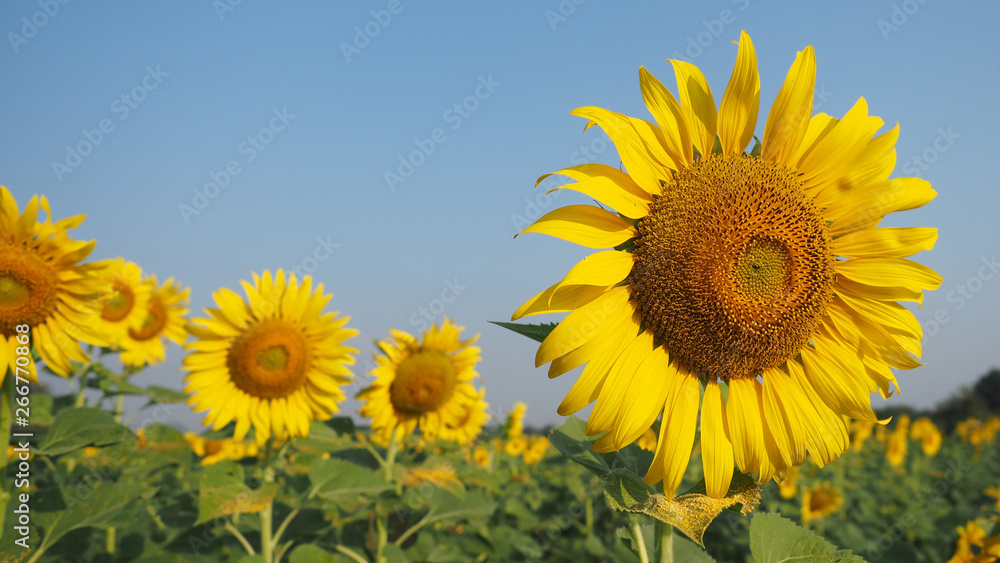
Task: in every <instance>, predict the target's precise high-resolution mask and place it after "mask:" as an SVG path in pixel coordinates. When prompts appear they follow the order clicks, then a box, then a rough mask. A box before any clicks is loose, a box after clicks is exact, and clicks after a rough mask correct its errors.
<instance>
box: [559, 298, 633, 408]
mask: <svg viewBox="0 0 1000 563" xmlns="http://www.w3.org/2000/svg"><path fill="white" fill-rule="evenodd" d="M609 318H614V316H613V315H612V316H610V317H609ZM641 320H642V319H640V316H639V312H638V311H632V312H631V314H630V315H629V318H628V320H627V321H625V322H624V323H622V324H620V325H619V328H618V329H617V330H616V331H614V332H611V333H609V334H608V335H607V336H606V337H604V338H607V340H606V341H605V342H602V343H601V346H602V347H601V348H600V349H599V350H598V352H599V353H596V354H595V355H594V356H593V359H591V360H590V363H588V364H587V367H585V368H583V373H581V374H580V378H579V379H578V380H577V381H576V383H575V384H573V388H572V389H570V391H569V393H568V394H567V395H566V398H565V399H563V401H562V403H561V404H560V405H559V408H558V409H557V412H558V413H559V414H560V415H562V416H567V415H570V414H573V413H575V412H577V411H579V410H580V409H582V408H583V407H585V406H587V405H589V404H590V403H592V402H594V401H595V400H596V399H597V397H598V394H599V393H600V390H601V388H602V387H603V386H604V381H605V379H607V375H608V372H609V371H610V370H611V366H612V365H614V362H615V361H616V360H617V359H618V356H620V355H621V354H622V352H623V351H624V350H625V347H626V346H628V345H629V343H631V342H632V341H633V340H634V339H635V337H636V335H638V334H639V323H640V322H641ZM609 322H610V321H609ZM592 342H594V343H597V342H598V340H597V339H596V338H595V339H594V340H593V341H592ZM581 348H582V347H581ZM574 352H576V350H574Z"/></svg>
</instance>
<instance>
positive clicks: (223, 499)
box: [195, 461, 278, 524]
mask: <svg viewBox="0 0 1000 563" xmlns="http://www.w3.org/2000/svg"><path fill="white" fill-rule="evenodd" d="M277 494H278V484H277V483H265V484H264V485H263V486H261V487H260V488H258V489H251V488H250V487H248V486H247V485H246V482H245V478H244V475H243V466H242V465H240V464H238V463H236V462H233V461H224V462H220V463H216V464H213V465H209V466H208V467H206V468H205V471H204V472H202V474H201V481H200V483H199V492H198V521H197V522H195V524H201V523H202V522H207V521H209V520H212V519H215V518H218V517H220V516H228V515H230V514H252V513H255V512H260V511H261V510H263V509H264V508H266V507H267V505H268V504H270V503H271V502H272V501H273V500H274V497H275V495H277Z"/></svg>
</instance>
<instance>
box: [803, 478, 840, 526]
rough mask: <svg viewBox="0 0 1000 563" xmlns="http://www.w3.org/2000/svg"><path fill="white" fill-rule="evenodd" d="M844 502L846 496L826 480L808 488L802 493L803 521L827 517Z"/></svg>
mask: <svg viewBox="0 0 1000 563" xmlns="http://www.w3.org/2000/svg"><path fill="white" fill-rule="evenodd" d="M843 503H844V498H843V497H842V496H840V491H839V490H838V489H836V488H834V487H831V486H830V483H827V482H824V483H823V484H822V485H817V486H815V487H812V488H811V489H807V490H806V492H805V493H803V495H802V521H803V522H810V521H812V520H818V519H820V518H825V517H827V516H830V515H831V514H834V513H835V512H837V510H838V509H839V508H840V505H841V504H843Z"/></svg>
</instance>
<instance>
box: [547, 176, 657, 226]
mask: <svg viewBox="0 0 1000 563" xmlns="http://www.w3.org/2000/svg"><path fill="white" fill-rule="evenodd" d="M553 174H559V175H560V176H567V177H569V178H572V179H574V180H576V182H571V183H569V184H565V185H562V186H559V187H556V188H552V189H551V190H549V191H548V192H546V193H552V192H554V191H556V190H574V191H577V192H580V193H582V194H584V195H588V196H590V197H592V198H594V199H596V200H597V201H600V202H602V203H604V204H606V205H608V206H610V207H612V208H613V209H615V210H616V211H618V212H619V213H621V214H622V215H624V216H626V217H629V218H631V219H639V218H642V217H645V216H646V215H647V214H648V213H649V204H650V202H652V201H653V197H652V196H651V195H649V194H648V193H646V192H645V191H643V189H642V188H640V187H639V186H638V185H636V183H635V182H634V181H633V180H632V178H630V177H629V175H628V174H626V173H624V172H622V171H621V170H618V169H617V168H612V167H610V166H607V165H604V164H581V165H579V166H573V167H572V168H564V169H562V170H560V171H558V172H553V173H552V174H545V175H544V176H542V177H540V178H538V181H537V182H535V186H538V183H539V182H541V181H542V180H544V179H546V178H548V177H549V176H552V175H553Z"/></svg>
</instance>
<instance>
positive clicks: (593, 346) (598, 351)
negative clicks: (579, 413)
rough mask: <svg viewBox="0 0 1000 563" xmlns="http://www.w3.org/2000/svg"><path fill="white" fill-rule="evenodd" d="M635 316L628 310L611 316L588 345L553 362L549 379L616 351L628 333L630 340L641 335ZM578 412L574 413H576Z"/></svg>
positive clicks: (587, 394) (550, 366) (587, 395)
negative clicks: (633, 319) (634, 319)
mask: <svg viewBox="0 0 1000 563" xmlns="http://www.w3.org/2000/svg"><path fill="white" fill-rule="evenodd" d="M634 314H635V311H632V310H629V309H627V308H626V309H622V310H621V311H619V312H618V314H615V315H611V316H609V317H608V320H607V321H605V322H603V323H601V325H600V326H599V327H598V328H597V331H596V332H595V334H594V337H593V338H592V339H590V340H589V341H588V342H587V343H585V344H584V345H582V346H580V347H579V348H577V349H575V350H573V351H572V352H570V353H568V354H565V355H562V356H559V357H558V358H556V359H554V360H552V364H550V365H549V378H553V377H558V376H560V375H562V374H564V373H566V372H567V371H569V370H571V369H574V368H577V367H579V366H582V365H583V364H584V363H586V362H589V361H591V360H593V359H595V358H599V357H602V356H604V355H606V354H608V353H610V352H611V351H612V350H613V349H615V348H614V347H615V346H616V344H617V343H618V342H619V341H620V340H622V339H623V338H625V336H626V333H629V332H630V333H629V334H628V335H627V336H628V337H629V338H633V337H635V336H636V335H637V334H639V325H638V323H636V322H633V321H632V316H633V315H634ZM581 379H582V377H581ZM577 383H579V381H578V382H577ZM575 387H576V386H574V388H575ZM571 393H572V391H571ZM586 397H588V398H589V397H590V391H588V392H587V393H586ZM589 402H590V401H589V400H588V401H587V402H586V403H584V405H581V407H580V408H582V407H583V406H585V405H587V404H589ZM576 410H579V409H576ZM576 410H574V411H573V412H576Z"/></svg>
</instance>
